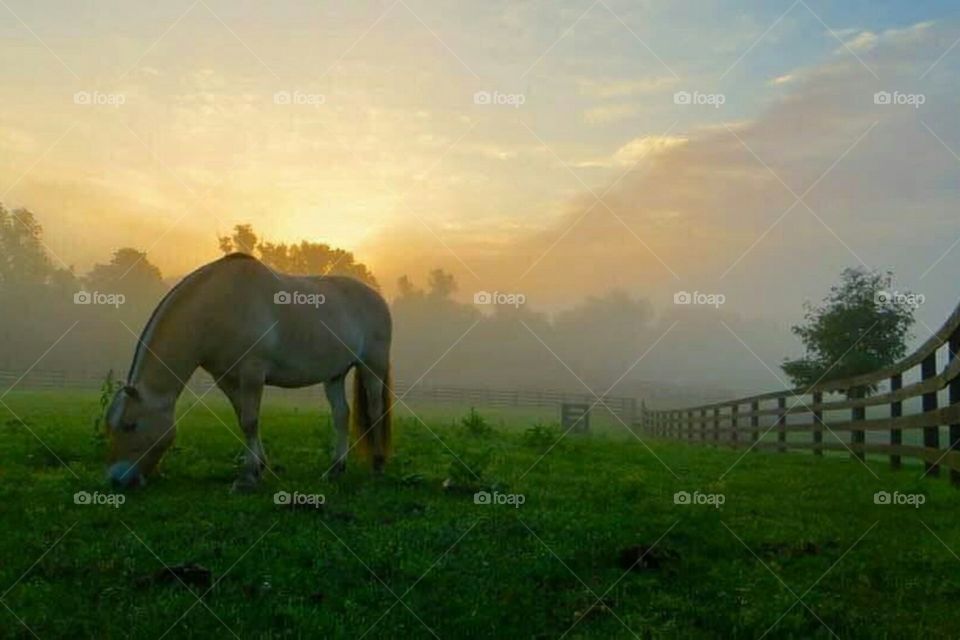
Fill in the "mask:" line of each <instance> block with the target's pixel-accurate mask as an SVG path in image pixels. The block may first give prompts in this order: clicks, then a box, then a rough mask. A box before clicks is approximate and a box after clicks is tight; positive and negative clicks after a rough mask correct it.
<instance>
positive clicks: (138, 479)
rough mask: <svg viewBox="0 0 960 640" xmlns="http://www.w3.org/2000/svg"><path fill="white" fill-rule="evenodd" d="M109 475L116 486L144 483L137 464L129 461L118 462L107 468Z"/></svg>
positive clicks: (125, 486)
mask: <svg viewBox="0 0 960 640" xmlns="http://www.w3.org/2000/svg"><path fill="white" fill-rule="evenodd" d="M107 476H108V477H109V478H110V482H111V483H112V484H113V486H115V487H123V488H127V487H139V486H141V485H143V483H144V478H143V476H142V475H141V474H140V470H139V469H138V468H137V465H135V464H130V463H129V462H116V463H114V464H112V465H111V466H110V468H109V469H108V470H107Z"/></svg>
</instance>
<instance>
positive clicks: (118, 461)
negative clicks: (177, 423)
mask: <svg viewBox="0 0 960 640" xmlns="http://www.w3.org/2000/svg"><path fill="white" fill-rule="evenodd" d="M175 404H176V403H175V402H171V401H169V400H166V399H162V398H153V397H151V396H150V395H149V394H147V393H145V392H141V391H140V390H138V389H137V388H136V387H133V386H129V385H128V386H125V387H123V388H122V389H120V390H119V391H117V393H116V395H115V396H114V397H113V402H112V403H111V404H110V408H109V410H108V411H107V429H108V431H109V433H110V445H111V446H110V459H109V465H110V466H109V469H108V471H107V474H108V475H109V477H110V480H112V481H113V482H114V483H115V484H118V485H120V486H124V487H129V486H140V485H142V484H143V483H144V482H145V480H146V476H147V475H148V474H150V473H151V472H152V471H153V470H154V469H155V468H156V466H157V463H159V462H160V458H161V457H163V454H164V452H165V451H166V450H167V449H168V448H169V447H170V445H171V444H172V443H173V438H174V436H175V435H176V432H175V430H174V420H173V419H174V406H175Z"/></svg>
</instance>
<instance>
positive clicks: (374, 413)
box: [351, 363, 393, 471]
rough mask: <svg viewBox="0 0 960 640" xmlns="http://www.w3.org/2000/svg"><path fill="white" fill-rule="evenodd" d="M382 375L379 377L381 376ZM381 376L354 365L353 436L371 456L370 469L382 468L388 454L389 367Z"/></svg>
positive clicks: (364, 367) (390, 393) (361, 366)
mask: <svg viewBox="0 0 960 640" xmlns="http://www.w3.org/2000/svg"><path fill="white" fill-rule="evenodd" d="M381 375H382V377H381ZM381 375H378V373H377V372H374V371H373V370H372V369H370V367H369V366H368V365H366V364H363V363H361V364H360V365H358V366H357V368H356V372H355V375H354V381H353V411H351V414H352V416H353V433H354V437H355V438H356V439H357V441H358V442H359V444H360V450H361V451H363V452H364V453H365V454H366V455H367V456H372V459H373V468H374V469H375V470H377V471H380V470H382V469H383V465H384V464H385V463H386V461H387V455H388V454H389V453H390V437H391V433H390V432H391V425H390V414H391V409H392V407H393V389H392V382H391V375H390V367H389V366H386V367H384V369H383V371H382V372H381Z"/></svg>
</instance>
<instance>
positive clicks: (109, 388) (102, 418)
mask: <svg viewBox="0 0 960 640" xmlns="http://www.w3.org/2000/svg"><path fill="white" fill-rule="evenodd" d="M122 386H123V383H122V382H120V381H119V380H117V379H116V378H115V377H114V375H113V369H110V370H109V371H107V375H106V376H104V378H103V382H101V383H100V398H99V399H98V400H97V414H96V415H95V416H93V436H94V437H95V438H97V439H103V438H105V437H106V435H107V409H109V408H110V403H111V402H113V396H114V395H115V394H116V393H117V391H118V390H119V389H120V387H122Z"/></svg>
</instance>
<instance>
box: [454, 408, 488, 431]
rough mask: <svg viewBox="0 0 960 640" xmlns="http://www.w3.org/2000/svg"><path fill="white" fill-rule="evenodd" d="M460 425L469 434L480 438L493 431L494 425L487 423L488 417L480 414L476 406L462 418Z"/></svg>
mask: <svg viewBox="0 0 960 640" xmlns="http://www.w3.org/2000/svg"><path fill="white" fill-rule="evenodd" d="M460 427H461V428H462V429H463V431H464V432H465V433H466V434H467V435H469V436H474V437H478V438H482V437H485V436H489V435H490V434H492V433H493V427H491V426H490V425H489V424H487V420H486V418H484V417H483V416H482V415H480V413H479V412H478V411H477V410H476V408H475V407H470V413H468V414H467V415H465V416H464V417H462V418H460Z"/></svg>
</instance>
